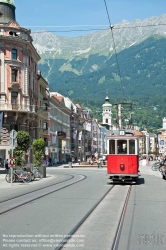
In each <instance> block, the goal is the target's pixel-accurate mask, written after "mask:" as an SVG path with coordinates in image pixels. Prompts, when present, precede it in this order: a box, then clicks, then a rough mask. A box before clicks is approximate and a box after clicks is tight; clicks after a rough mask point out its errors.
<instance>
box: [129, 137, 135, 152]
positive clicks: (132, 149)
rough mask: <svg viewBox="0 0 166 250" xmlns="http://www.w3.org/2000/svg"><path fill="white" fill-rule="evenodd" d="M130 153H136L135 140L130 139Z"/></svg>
mask: <svg viewBox="0 0 166 250" xmlns="http://www.w3.org/2000/svg"><path fill="white" fill-rule="evenodd" d="M129 154H135V140H129Z"/></svg>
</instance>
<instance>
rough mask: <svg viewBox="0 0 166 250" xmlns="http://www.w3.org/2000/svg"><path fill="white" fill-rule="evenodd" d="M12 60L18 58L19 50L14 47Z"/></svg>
mask: <svg viewBox="0 0 166 250" xmlns="http://www.w3.org/2000/svg"><path fill="white" fill-rule="evenodd" d="M12 60H17V50H16V49H12Z"/></svg>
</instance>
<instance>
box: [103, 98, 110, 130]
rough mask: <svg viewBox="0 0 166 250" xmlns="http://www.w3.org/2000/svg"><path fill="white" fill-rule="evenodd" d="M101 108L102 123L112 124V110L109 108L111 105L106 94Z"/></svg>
mask: <svg viewBox="0 0 166 250" xmlns="http://www.w3.org/2000/svg"><path fill="white" fill-rule="evenodd" d="M102 109H103V113H102V117H103V122H102V123H103V125H108V126H111V125H112V110H111V109H112V105H111V103H110V102H109V98H108V96H107V97H106V98H105V103H104V104H103V105H102Z"/></svg>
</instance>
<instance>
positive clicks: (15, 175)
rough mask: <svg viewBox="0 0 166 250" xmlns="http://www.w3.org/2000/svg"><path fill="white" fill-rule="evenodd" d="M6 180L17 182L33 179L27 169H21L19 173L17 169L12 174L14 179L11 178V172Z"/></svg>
mask: <svg viewBox="0 0 166 250" xmlns="http://www.w3.org/2000/svg"><path fill="white" fill-rule="evenodd" d="M5 180H6V181H7V182H8V183H10V182H16V181H21V182H24V183H25V182H26V183H28V182H30V181H31V175H30V174H29V173H27V172H26V171H21V172H20V174H18V173H17V170H14V173H13V174H12V180H11V173H8V174H6V176H5Z"/></svg>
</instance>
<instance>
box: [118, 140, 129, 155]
mask: <svg viewBox="0 0 166 250" xmlns="http://www.w3.org/2000/svg"><path fill="white" fill-rule="evenodd" d="M117 147H118V152H117V153H118V154H127V141H126V140H118V141H117Z"/></svg>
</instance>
